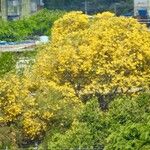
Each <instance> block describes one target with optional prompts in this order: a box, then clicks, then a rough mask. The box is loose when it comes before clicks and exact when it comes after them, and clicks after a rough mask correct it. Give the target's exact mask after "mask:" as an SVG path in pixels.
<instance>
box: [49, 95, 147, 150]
mask: <svg viewBox="0 0 150 150" xmlns="http://www.w3.org/2000/svg"><path fill="white" fill-rule="evenodd" d="M149 118H150V94H143V95H140V96H138V97H132V98H131V97H123V98H118V99H116V100H115V101H113V102H112V103H111V105H110V108H109V110H108V111H107V112H102V111H100V109H99V104H98V102H97V100H96V99H95V100H91V101H89V102H88V103H87V104H86V105H85V106H84V108H83V109H82V110H81V113H80V114H79V116H78V117H77V119H76V120H75V121H74V122H73V124H72V126H71V128H68V129H67V130H66V131H65V132H62V133H61V132H57V133H55V134H54V136H52V138H49V139H48V148H49V149H57V148H58V149H71V148H72V149H77V148H88V149H90V148H92V149H94V148H95V149H99V150H101V149H104V150H135V149H137V150H138V149H139V150H148V149H149V148H150V121H149Z"/></svg>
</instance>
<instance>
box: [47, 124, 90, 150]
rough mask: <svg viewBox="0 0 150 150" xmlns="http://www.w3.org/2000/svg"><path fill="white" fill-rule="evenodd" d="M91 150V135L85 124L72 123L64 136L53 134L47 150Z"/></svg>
mask: <svg viewBox="0 0 150 150" xmlns="http://www.w3.org/2000/svg"><path fill="white" fill-rule="evenodd" d="M86 148H91V149H93V139H92V134H91V132H90V130H89V128H88V127H87V125H86V124H85V123H79V122H74V123H73V125H72V127H71V129H69V130H68V131H67V132H66V133H65V134H55V136H54V137H53V138H52V140H51V141H50V142H49V143H48V149H86Z"/></svg>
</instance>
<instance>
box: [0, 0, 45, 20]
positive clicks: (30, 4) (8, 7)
mask: <svg viewBox="0 0 150 150" xmlns="http://www.w3.org/2000/svg"><path fill="white" fill-rule="evenodd" d="M42 6H43V2H42V0H0V18H2V19H3V20H16V19H19V18H23V17H26V16H29V15H31V14H32V13H34V12H36V11H38V10H39V9H40V8H41V7H42Z"/></svg>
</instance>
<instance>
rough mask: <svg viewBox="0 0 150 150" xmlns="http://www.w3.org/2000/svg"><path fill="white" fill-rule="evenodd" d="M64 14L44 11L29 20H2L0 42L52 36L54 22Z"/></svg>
mask: <svg viewBox="0 0 150 150" xmlns="http://www.w3.org/2000/svg"><path fill="white" fill-rule="evenodd" d="M64 13H65V12H64V11H58V10H55V11H49V10H47V9H43V10H41V11H39V12H37V13H35V14H34V15H32V16H31V17H29V18H24V19H20V20H16V21H3V20H0V41H20V40H24V39H28V38H30V37H33V36H40V35H50V34H51V27H52V25H53V23H54V21H55V20H57V19H58V18H59V17H61V16H62V15H63V14H64Z"/></svg>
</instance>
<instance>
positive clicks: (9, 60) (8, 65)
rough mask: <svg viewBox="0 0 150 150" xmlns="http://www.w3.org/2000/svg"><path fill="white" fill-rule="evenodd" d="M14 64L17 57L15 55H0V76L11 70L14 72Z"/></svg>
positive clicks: (7, 53)
mask: <svg viewBox="0 0 150 150" xmlns="http://www.w3.org/2000/svg"><path fill="white" fill-rule="evenodd" d="M16 62H17V57H16V55H15V54H13V53H10V52H6V53H0V76H2V75H4V74H5V73H7V72H9V71H11V70H14V69H15V65H16Z"/></svg>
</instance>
